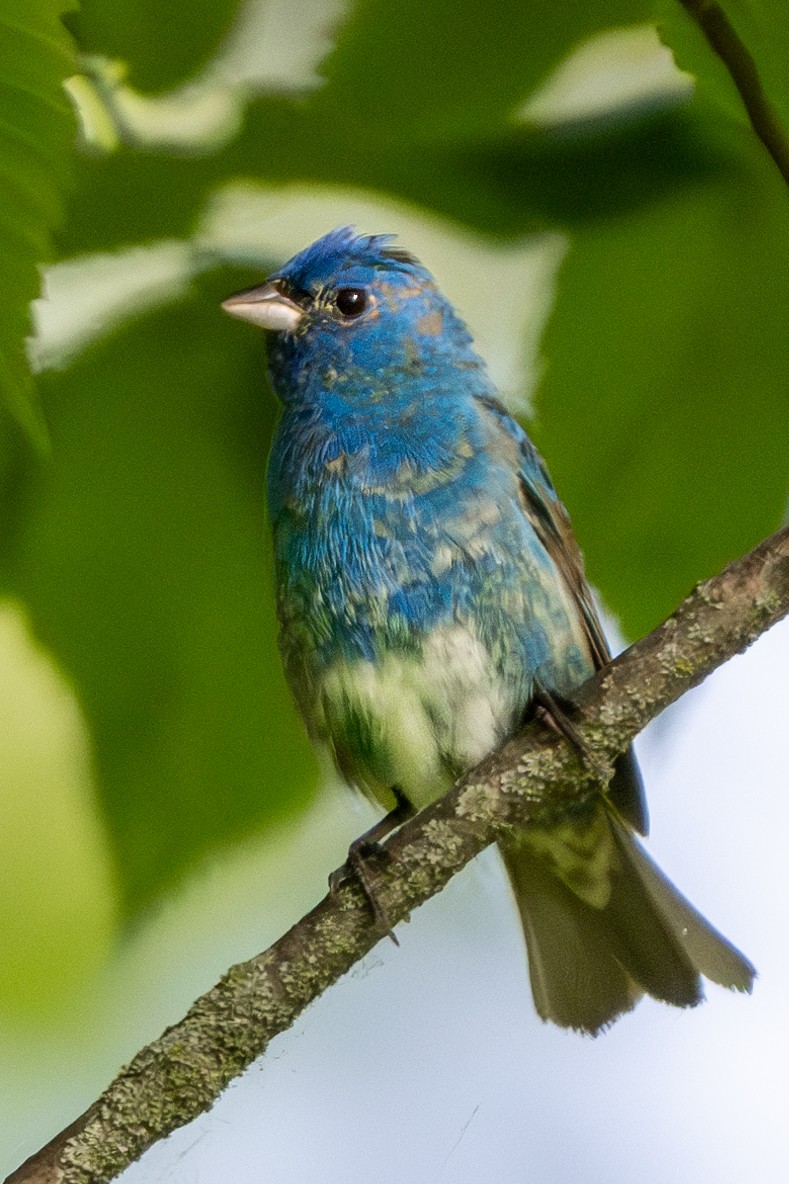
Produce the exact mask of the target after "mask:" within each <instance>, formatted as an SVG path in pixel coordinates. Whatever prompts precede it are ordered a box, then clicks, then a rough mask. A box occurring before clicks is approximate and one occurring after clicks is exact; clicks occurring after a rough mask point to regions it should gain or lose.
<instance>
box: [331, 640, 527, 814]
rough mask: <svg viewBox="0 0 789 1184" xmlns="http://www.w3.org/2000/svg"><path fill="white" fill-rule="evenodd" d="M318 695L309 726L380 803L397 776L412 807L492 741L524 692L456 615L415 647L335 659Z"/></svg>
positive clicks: (508, 723)
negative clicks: (375, 656)
mask: <svg viewBox="0 0 789 1184" xmlns="http://www.w3.org/2000/svg"><path fill="white" fill-rule="evenodd" d="M317 698H318V703H316V705H315V706H316V708H317V712H316V717H315V721H314V722H315V725H316V731H317V733H318V735H319V736H320V737H321V738H322V739H324V740H325V741H327V742H328V744H329V746H330V747H331V748H332V749H333V750H334V753H335V758H336V760H337V763H338V765H339V766H340V768H341V770H342V772H343V773H344V774H345V775H346V776H348V777H349V778H350V779H351V780H353V781H355V782H356V783H357V784H358V785H359V786H360V788H362V789H365V790H367V791H368V792H371V793H372V794H373V795H374V796H375V797H376V798H378V799H379V800H380V801H381V802H382V803H383V804H384V805H385V806H387V807H390V806H391V805H392V804H393V799H392V797H391V793H390V790H391V788H392V786H395V785H396V786H397V787H398V788H399V789H400V790H401V791H402V792H403V793H404V794H405V796H406V797H407V798H408V799H409V800H410V801H411V802H412V803H413V805H414V806H416V807H417V808H418V809H421V808H422V807H423V806H425V805H426V804H427V803H428V802H430V801H432V800H433V799H434V798H436V797H438V796H439V794H441V793H442V792H443V791H444V790H445V789H446V788H448V786H449V785H450V784H451V783H452V781H453V780H454V778H455V777H456V776H457V775H458V774H459V773H461V772H463V771H465V770H466V769H469V768H471V767H472V766H473V765H475V764H477V763H478V762H479V761H480V760H482V758H483V757H484V756H485V755H486V754H487V753H488V752H490V751H491V749H492V748H494V747H495V746H496V745H497V744H498V743H500V742H501V740H502V739H503V738H504V737H505V736H506V735H507V734H508V733H509V732H510V731H511V729H512V727H513V725H514V723H515V722H516V719H517V717H518V715H519V713H520V711H521V710H522V708H523V704H524V700H525V696H524V693H523V691H522V690H520V689H519V688H513V687H509V688H507V687H505V686H504V684H503V682H502V680H501V678H500V677H499V675H498V673H497V672H496V670H495V668H494V665H493V661H492V659H491V656H490V654H489V653H488V651H487V649H486V648H485V646H483V645H482V644H481V642H480V641H479V640H478V639H477V638H475V637H474V635H473V634H472V633H471V632H470V631H469V630H468V629H467V628H465V627H464V626H462V625H457V624H453V625H446V626H442V627H441V628H439V629H436V630H434V632H432V633H431V634H430V635H429V636H428V637H427V638H426V639H425V641H424V644H423V646H422V652H421V654H419V655H414V654H409V653H398V652H392V653H389V654H387V655H385V656H384V657H383V658H382V659H381V661H380V662H377V663H375V664H373V663H372V662H364V661H355V662H345V661H338V662H336V663H335V664H334V665H333V666H332V667H331V668H330V669H329V670H328V671H327V672H326V674H325V675H324V676H323V678H322V679H321V682H320V686H319V688H318V696H317Z"/></svg>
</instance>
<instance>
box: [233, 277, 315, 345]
mask: <svg viewBox="0 0 789 1184" xmlns="http://www.w3.org/2000/svg"><path fill="white" fill-rule="evenodd" d="M222 308H223V309H224V310H225V312H229V313H230V315H231V316H233V317H240V318H241V320H242V321H251V322H252V324H253V325H260V326H261V328H263V329H275V330H279V331H284V332H286V333H292V332H293V330H294V329H295V328H296V326H297V325H298V323H299V321H300V320H301V318H302V317H303V316H304V311H303V309H301V308H299V306H298V304H295V303H294V301H292V300H291V299H289V297H287V296H283V295H282V293H281V292H278V291H277V289H276V287H275V286H274V284H272V283H265V284H261V285H260V287H259V288H248V289H247V290H246V292H239V293H238V294H237V295H236V296H228V298H227V300H223V301H222Z"/></svg>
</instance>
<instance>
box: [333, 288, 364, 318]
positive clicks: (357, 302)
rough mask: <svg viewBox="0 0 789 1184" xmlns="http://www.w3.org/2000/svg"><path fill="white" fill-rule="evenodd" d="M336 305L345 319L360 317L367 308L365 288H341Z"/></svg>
mask: <svg viewBox="0 0 789 1184" xmlns="http://www.w3.org/2000/svg"><path fill="white" fill-rule="evenodd" d="M334 303H335V304H336V305H337V308H338V309H339V311H340V312H341V313H342V315H343V316H344V317H348V318H351V317H358V316H361V314H362V313H363V312H364V310H365V309H366V308H367V293H366V292H365V290H364V288H340V290H339V292H338V293H337V296H336V298H335V301H334Z"/></svg>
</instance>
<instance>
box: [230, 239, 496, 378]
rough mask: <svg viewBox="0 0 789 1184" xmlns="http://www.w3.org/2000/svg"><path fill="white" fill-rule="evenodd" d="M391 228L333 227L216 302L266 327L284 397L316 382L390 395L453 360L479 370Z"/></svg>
mask: <svg viewBox="0 0 789 1184" xmlns="http://www.w3.org/2000/svg"><path fill="white" fill-rule="evenodd" d="M393 239H394V236H393V235H389V234H376V235H357V234H355V233H354V231H353V230H352V229H351V228H350V227H343V228H340V229H337V230H333V231H331V232H330V233H329V234H327V235H325V236H324V237H323V238H321V239H318V241H317V242H315V243H313V244H312V245H311V246H309V247H307V248H306V249H305V250H304V251H301V252H300V253H299V254H298V255H296V256H294V258H292V259H291V260H290V261H289V262H288V263H286V264H285V265H284V267H281V268H280V269H279V271H277V272H275V273H274V274H273V275H271V276H270V277H269V279H268V280H267V282H266V283H264V284H262V285H261V286H259V287H256V288H250V289H248V290H247V291H245V292H240V293H238V295H236V296H231V297H230V298H229V299H228V300H226V301H224V303H223V305H222V307H223V308H224V309H225V310H226V311H227V312H229V313H231V314H232V315H233V316H237V317H240V318H242V319H243V320H247V321H251V322H252V323H253V324H255V325H260V326H262V328H264V329H266V330H268V335H269V347H268V352H269V366H270V370H271V375H272V379H273V382H274V386H275V389H276V390H277V392H278V394H279V395H280V397H281V398H283V399H284V400H285V401H289V400H292V399H293V398H297V397H298V394H299V392H300V391H301V392H303V391H305V390H308V388H312V387H315V386H317V385H320V386H321V387H322V389H326V386H327V384H328V385H330V386H335V384H338V383H339V384H340V385H341V386H344V387H346V388H347V389H348V392H349V393H350V391H351V390H354V391H355V392H356V395H357V396H358V397H361V394H362V391H363V390H364V391H366V392H367V393H369V394H371V395H372V397H374V398H380V397H381V393H382V392H383V391H385V392H386V393H387V394H388V395H389V396H390V397H391V396H393V395H394V394H395V393H396V391H397V389H398V386H399V385H408V387H409V390H410V392H411V394H413V390H414V383H415V382H416V383H417V384H418V383H419V382H420V381H421V380H425V381H426V382H427V383H430V382H431V381H435V380H436V379H437V378H440V371H441V369H442V367H443V368H446V367H448V366H451V367H452V368H453V369H454V370H455V371H456V368H457V367H458V364H459V363H460V364H463V363H464V362H465V364H466V366H467V367H470V368H472V369H475V368H477V367H479V368H480V369H481V368H482V363H481V361H480V359H479V358H478V356H477V355H476V353H475V352H474V350H473V348H472V344H471V336H470V334H469V332H468V330H467V329H466V326H465V325H464V324H463V322H462V321H461V320H460V318H459V317H458V315H457V313H456V312H455V311H454V309H453V308H452V306H451V304H450V303H449V301H448V300H447V299H446V298H445V297H444V296H443V295H442V293H441V292H440V291H439V289H438V287H437V286H436V283H435V281H434V279H433V277H432V276H431V275H430V273H429V272H428V271H427V269H426V268H425V267H423V266H422V264H421V263H419V261H418V260H417V259H415V258H414V256H413V255H410V254H409V253H408V252H407V251H404V250H401V249H400V248H399V247H396V246H395V245H394V243H393Z"/></svg>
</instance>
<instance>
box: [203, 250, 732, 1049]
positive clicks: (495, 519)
mask: <svg viewBox="0 0 789 1184" xmlns="http://www.w3.org/2000/svg"><path fill="white" fill-rule="evenodd" d="M225 307H226V308H227V309H228V311H230V312H233V313H235V314H236V315H239V316H242V317H245V318H246V319H248V320H251V321H253V322H255V323H258V324H260V325H262V326H263V327H265V328H267V329H269V330H270V332H269V337H268V352H269V368H270V374H271V379H272V383H273V385H274V388H275V390H276V391H277V393H278V395H279V396H280V398H281V399H282V401H283V404H284V411H283V415H282V418H281V420H280V423H279V426H278V429H277V433H276V436H275V440H274V444H273V447H272V453H271V459H270V464H269V473H268V496H269V509H270V517H271V523H272V528H273V533H274V546H275V559H276V569H277V588H278V612H279V618H280V624H281V649H282V655H283V660H284V663H285V667H286V671H287V674H288V678H289V681H290V684H291V687H292V688H293V691H294V694H295V696H296V699H297V701H298V703H299V706H300V709H301V712H302V714H303V716H304V719H305V722H306V724H307V727H308V730H309V731H310V734H311V735H312V737H313V739H314V740H315V741H316V742H319V743H322V744H325V745H327V746H328V747H329V748H330V750H331V752H332V754H333V756H334V759H335V761H336V763H337V765H338V766H339V768H340V769H341V771H342V772H343V773H344V775H345V776H346V777H347V779H348V780H349V781H350V782H351V783H352V784H355V785H356V786H358V787H359V788H361V789H363V790H364V791H365V792H367V793H369V794H371V795H373V796H374V797H376V798H377V799H378V800H380V801H381V803H382V804H383V805H384V806H386V807H392V806H393V805H394V804H395V802H396V801H402V800H403V799H406V800H407V801H408V802H410V803H411V804H412V805H413V806H414V807H416V808H421V807H422V806H423V805H424V804H426V802H428V801H430V800H432V799H433V798H434V797H436V796H437V795H438V794H439V793H440V792H442V790H443V789H445V788H446V787H447V786H448V785H449V784H450V783H451V781H452V780H454V779H455V778H456V777H457V776H458V775H459V774H461V773H462V772H464V771H465V770H466V769H468V768H469V767H471V766H472V765H473V764H475V763H477V762H478V761H479V760H480V759H481V758H482V757H483V756H485V755H486V754H487V752H489V751H490V750H491V749H492V748H493V747H494V746H496V745H497V744H499V743H500V742H501V741H502V740H503V739H504V738H505V737H506V736H507V735H508V734H509V733H510V732H511V731H512V730H513V729H514V728H515V727H516V726H517V725H518V723H519V722H520V720H521V719H522V717H523V715H524V713H525V711H526V710H527V708H528V706H529V703H530V700H531V698H532V695H533V693H534V689H535V685H536V684H538V685H539V686H540V687H542V688H544V689H546V690H547V691H549V692H553V693H556V694H558V695H559V696H562V695H568V694H569V693H570V692H571V690H572V688H573V687H575V686H577V685H578V684H579V683H581V682H583V681H584V680H585V679H586V678H588V677H589V676H590V675H591V674H592V673H593V671H594V670H595V669H597V668H599V667H600V666H601V665H602V664H604V663H605V661H606V660H607V659H608V651H607V647H606V643H605V639H604V637H603V634H602V631H601V629H600V625H599V622H598V619H597V615H596V612H595V609H594V606H593V603H592V600H591V597H590V594H589V590H588V588H587V585H586V582H585V578H584V573H583V564H582V561H581V557H580V553H579V551H578V548H577V546H576V544H575V541H574V539H573V535H572V531H571V529H570V524H569V521H568V519H567V515H566V512H565V510H564V508H563V506H562V504H561V502H560V501H559V499H558V497H557V494H556V492H555V490H554V488H553V485H552V483H551V481H550V478H549V476H548V474H547V472H546V470H545V467H544V465H543V463H542V461H541V459H540V458H539V456H538V454H537V453H536V451H535V449H534V447H533V446H532V444H531V442H530V441H529V439H528V437H527V436H526V434H525V433H524V431H523V430H522V429H521V428H520V426H519V425H518V424H517V423H516V422H515V421H514V420H513V419H512V418H511V417H510V416H509V415H508V414H507V412H506V410H505V409H504V408H503V407H502V406H501V404H500V403H499V402H498V401H497V398H496V392H495V390H494V389H493V387H492V384H491V381H490V378H489V376H488V374H487V370H486V368H485V365H484V363H483V362H482V360H481V359H480V357H479V356H478V355H477V353H476V352H475V350H474V347H473V344H472V340H471V336H470V334H469V332H468V330H467V329H466V327H465V325H464V324H463V322H462V321H461V320H460V318H459V317H458V315H457V313H456V312H455V310H454V309H453V308H452V306H451V305H450V304H449V302H448V301H447V300H446V298H445V297H444V296H443V295H442V294H441V293H440V291H439V290H438V288H437V287H436V284H435V281H434V280H433V278H432V277H431V276H430V274H429V273H428V272H427V271H426V270H425V268H424V267H423V266H422V265H421V264H420V263H419V262H417V260H415V259H414V258H413V257H412V256H411V255H409V254H407V253H406V252H404V251H401V250H399V249H398V248H397V247H395V246H394V244H393V241H392V237H391V236H389V235H374V236H357V235H355V234H354V233H353V232H352V231H351V230H349V229H341V230H336V231H334V232H332V233H331V234H328V235H326V236H325V237H324V238H322V239H320V240H319V241H318V242H317V243H314V244H313V245H312V246H311V247H308V248H307V249H306V250H305V251H303V252H302V253H301V254H299V255H297V256H296V257H295V258H294V259H292V260H291V261H290V262H289V263H287V264H286V265H285V266H284V267H283V268H282V269H281V270H280V271H279V272H277V273H276V274H275V275H274V276H272V277H271V278H270V280H269V282H268V283H267V284H265V285H263V286H262V287H261V288H258V289H253V290H252V291H250V292H246V293H241V294H240V295H239V296H237V297H233V298H231V300H229V301H227V302H226V304H225ZM645 819H646V814H645V808H644V805H643V799H642V794H641V787H640V780H639V778H638V774H637V770H636V768H635V764H634V762H633V760H632V757H630V756H628V757H626V758H624V759H623V761H622V763H621V765H620V768H619V770H618V773H617V776H616V778H615V780H614V783H613V784H612V787H611V789H610V791H609V795H608V796H607V797H603V796H602V795H601V796H600V799H599V801H598V802H596V803H592V804H591V805H590V807H589V809H588V811H586V812H585V813H582V814H581V815H579V816H578V817H577V818H574V819H573V820H572V823H570V822H566V823H562V824H560V825H557V826H556V827H553V828H550V829H543V830H540V831H535V830H534V829H531V830H529V831H527V832H524V834H523V835H522V836H521V837H519V838H518V839H516V840H515V841H514V843H513V845H512V847H511V848H509V849H508V850H507V851H506V852H504V857H505V861H506V863H507V867H508V870H509V872H510V877H511V880H512V883H513V886H514V889H515V893H516V898H517V901H518V905H519V908H520V911H521V916H522V919H523V923H524V931H525V934H526V939H527V944H528V946H529V956H530V970H531V978H532V985H533V989H534V994H535V1000H536V1003H537V1007H538V1010H539V1011H540V1014H541V1015H543V1016H544V1017H545V1018H550V1019H553V1020H555V1021H556V1022H558V1023H562V1024H566V1025H568V1026H572V1027H576V1028H579V1029H582V1030H587V1031H597V1030H598V1029H599V1028H600V1027H602V1026H604V1025H605V1024H607V1023H608V1022H610V1021H611V1020H612V1019H614V1018H616V1016H617V1015H619V1014H620V1013H621V1012H622V1011H624V1010H627V1009H628V1008H629V1007H631V1006H632V1005H633V1003H634V1002H635V1000H636V999H637V998H638V996H639V995H640V994H641V993H642V992H644V991H647V992H649V993H651V994H653V995H655V996H656V997H658V998H661V999H665V1000H666V1001H668V1002H673V1003H677V1004H680V1005H688V1004H693V1003H695V1002H697V1001H698V999H699V998H700V997H701V993H700V983H699V973H703V974H705V975H707V977H710V978H713V979H715V980H716V981H718V982H724V983H726V985H731V986H736V987H738V988H740V989H748V988H749V986H750V982H751V977H752V968H751V967H750V965H749V964H748V963H747V962H746V961H745V960H744V959H743V958H742V956H741V955H739V954H738V953H737V951H735V950H734V949H733V948H732V947H731V946H729V945H728V943H726V942H725V941H724V939H722V938H721V937H720V935H718V934H716V933H715V931H714V930H712V929H711V928H710V927H709V926H708V925H707V923H706V922H705V921H704V920H703V919H702V918H701V917H700V916H699V915H698V914H697V913H696V912H695V910H693V909H692V908H691V907H690V906H689V905H688V904H687V902H685V901H684V900H683V899H682V898H681V897H679V896H678V894H676V892H675V890H674V889H673V887H672V886H671V885H670V884H669V882H668V881H666V880H665V878H663V877H662V875H661V873H659V872H658V871H657V869H655V868H654V866H653V865H652V864H651V863H650V862H649V861H648V859H647V857H646V855H645V854H644V852H643V851H642V849H641V848H640V846H639V845H638V844H637V843H636V840H635V839H634V837H633V833H632V828H633V827H635V828H637V829H644V826H645Z"/></svg>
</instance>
